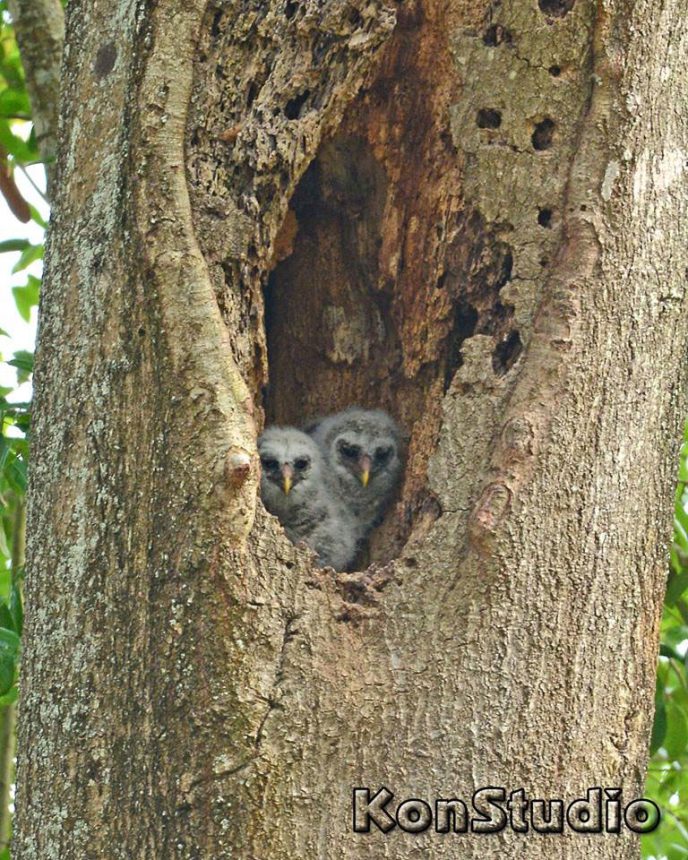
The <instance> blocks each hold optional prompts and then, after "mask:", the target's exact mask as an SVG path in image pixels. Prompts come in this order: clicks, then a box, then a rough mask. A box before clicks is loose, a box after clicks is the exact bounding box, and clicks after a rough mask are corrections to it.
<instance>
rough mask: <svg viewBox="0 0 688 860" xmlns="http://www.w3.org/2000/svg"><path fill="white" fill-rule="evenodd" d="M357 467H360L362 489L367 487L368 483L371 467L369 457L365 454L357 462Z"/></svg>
mask: <svg viewBox="0 0 688 860" xmlns="http://www.w3.org/2000/svg"><path fill="white" fill-rule="evenodd" d="M358 465H359V466H360V467H361V474H360V478H361V483H362V484H363V486H364V487H367V486H368V481H369V480H370V467H371V465H372V462H371V460H370V457H369V456H368V455H367V454H364V455H363V456H362V457H361V458H360V460H359V461H358Z"/></svg>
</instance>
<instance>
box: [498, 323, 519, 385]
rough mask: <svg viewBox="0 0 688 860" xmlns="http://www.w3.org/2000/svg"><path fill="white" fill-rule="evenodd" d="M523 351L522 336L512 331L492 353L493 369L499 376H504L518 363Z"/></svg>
mask: <svg viewBox="0 0 688 860" xmlns="http://www.w3.org/2000/svg"><path fill="white" fill-rule="evenodd" d="M522 351H523V343H522V342H521V335H520V334H519V332H518V331H515V330H514V331H511V332H509V334H508V335H507V336H506V337H505V338H504V339H503V340H501V341H500V342H499V343H498V344H497V346H496V347H495V349H494V352H493V353H492V367H493V368H494V372H495V373H496V374H497V375H498V376H503V375H504V374H505V373H506V372H507V371H508V370H509V369H510V368H511V367H513V365H514V364H515V363H516V360H517V359H518V357H519V355H520V354H521V352H522Z"/></svg>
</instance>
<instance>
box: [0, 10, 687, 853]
mask: <svg viewBox="0 0 688 860" xmlns="http://www.w3.org/2000/svg"><path fill="white" fill-rule="evenodd" d="M394 7H395V9H394V11H393V10H391V9H390V8H388V7H386V6H385V5H383V0H373V2H369V3H363V2H359V0H328V2H327V3H325V4H323V3H316V2H315V0H303V2H295V0H281V2H280V3H276V2H266V3H260V4H251V3H245V2H225V3H219V2H213V3H209V4H206V3H204V2H202V0H184V2H183V3H182V2H177V0H159V2H157V3H148V2H145V0H144V2H141V3H137V4H133V3H130V2H124V0H118V2H115V3H114V4H109V5H107V6H104V5H102V4H100V5H98V4H96V3H94V2H93V0H70V4H69V7H68V16H67V17H68V20H67V37H66V38H67V42H66V45H67V48H66V51H67V53H66V63H65V70H64V80H63V118H62V119H63V121H62V127H63V129H64V133H63V139H62V140H61V144H60V156H59V162H58V176H57V184H56V200H55V209H54V215H53V221H52V225H51V230H50V238H49V250H48V259H47V270H46V278H45V287H44V292H43V296H42V303H41V326H40V336H39V350H38V361H37V369H36V378H35V388H36V406H35V412H36V426H35V433H34V441H33V446H34V448H33V463H32V472H31V502H30V512H29V514H30V519H29V533H30V541H29V551H28V570H27V582H26V588H27V603H28V609H27V621H26V630H25V641H26V645H25V656H24V660H23V664H22V672H23V675H22V700H21V702H22V703H21V720H20V739H19V743H20V749H19V776H18V801H17V804H18V805H17V818H16V825H15V826H16V830H15V842H14V852H15V853H14V854H13V857H16V858H19V860H33V858H40V860H46V858H53V857H59V858H60V860H72V858H74V860H83V858H101V857H102V858H131V857H145V858H168V857H169V858H172V857H175V858H210V857H212V858H229V857H233V858H239V857H241V858H261V860H265V858H270V860H277V858H330V857H332V858H334V857H342V858H358V857H361V858H362V857H371V856H374V857H376V858H377V857H401V856H403V857H409V858H410V857H421V856H423V857H428V856H431V857H433V858H440V857H461V858H481V860H486V858H493V857H494V858H502V857H510V856H514V857H515V856H518V857H523V858H550V857H551V858H554V857H556V858H568V857H571V858H574V857H581V856H584V855H585V856H593V855H594V856H595V857H596V858H615V860H619V858H630V857H637V856H638V841H637V836H636V835H635V834H634V833H633V832H632V830H631V829H629V827H628V826H627V824H626V823H624V822H623V820H622V824H621V827H620V830H621V832H620V834H618V835H617V834H611V835H604V834H602V835H595V836H590V835H588V836H582V835H579V834H577V833H575V832H574V831H573V830H572V829H571V828H570V827H565V832H564V834H563V835H562V836H559V837H549V838H547V837H544V836H543V835H540V834H537V833H535V832H533V827H532V826H531V827H530V828H529V832H528V833H527V834H523V833H518V832H513V831H512V830H511V829H506V830H504V831H503V832H501V833H500V834H495V835H492V836H491V837H490V836H486V835H485V834H481V833H472V832H470V831H469V832H467V833H447V834H442V833H438V832H437V831H436V827H437V825H438V823H440V818H439V816H438V817H437V818H436V820H434V821H433V823H432V824H431V826H430V827H429V828H428V829H427V830H425V831H424V832H418V833H413V832H408V831H409V830H413V829H414V828H413V824H414V815H406V817H405V812H404V810H402V811H401V812H400V813H399V815H398V819H399V823H398V824H397V825H396V826H395V827H394V828H393V829H391V830H390V831H389V832H388V833H383V832H382V831H381V830H380V829H379V828H378V827H377V826H376V824H375V823H372V824H371V832H369V833H355V832H354V830H353V823H352V814H353V800H352V792H353V789H354V788H356V787H359V788H364V787H367V788H369V789H370V793H371V795H373V794H375V792H376V791H377V790H378V789H379V788H381V787H382V786H386V787H387V788H388V789H389V790H390V791H391V792H393V793H394V799H393V800H391V801H390V802H389V804H388V805H387V806H386V807H385V809H386V810H387V812H389V813H390V814H393V813H394V812H395V810H396V808H397V806H398V804H399V803H400V802H401V801H403V800H405V799H408V798H420V799H423V800H425V801H426V802H427V803H429V804H431V805H432V804H433V802H434V800H435V799H442V798H445V799H451V798H460V799H464V800H465V801H466V802H467V803H468V804H469V807H470V801H471V797H472V795H473V792H474V791H476V790H477V789H479V788H481V787H485V786H503V787H504V788H505V789H506V793H507V795H508V793H509V792H511V791H515V790H517V789H519V788H521V787H522V788H523V789H524V790H525V792H526V794H527V796H528V797H529V798H546V799H547V798H563V799H565V800H566V801H567V802H568V801H571V800H574V799H575V798H578V797H583V796H585V793H586V791H587V789H588V788H589V787H594V786H602V787H607V788H610V789H612V788H622V789H623V805H624V806H625V805H626V804H627V803H629V801H631V800H633V799H634V798H635V797H637V796H639V795H640V794H641V793H642V787H643V776H644V770H645V764H646V757H647V745H648V736H649V730H650V726H651V722H652V710H653V692H654V672H655V660H656V653H657V637H658V619H659V614H660V609H661V604H662V595H663V583H664V572H665V567H666V553H665V542H666V540H667V538H668V536H669V533H670V522H671V518H670V514H671V497H672V484H673V480H674V469H675V456H676V452H677V449H678V442H679V438H680V423H681V419H682V417H683V415H684V414H685V412H686V408H685V406H686V404H685V397H684V389H685V382H686V365H685V359H684V356H685V354H686V346H687V343H686V336H687V334H688V313H687V308H686V294H685V283H686V278H687V276H688V275H687V272H688V252H687V251H686V246H685V237H684V235H683V223H684V222H685V219H686V217H687V215H688V213H687V212H686V208H687V206H686V195H685V192H684V190H683V187H682V182H683V181H684V170H685V168H686V158H687V155H686V152H687V148H688V141H687V140H686V135H687V132H686V127H685V123H684V122H683V121H682V117H681V115H680V113H679V111H677V109H676V107H675V106H676V105H677V104H679V103H681V99H683V98H684V96H685V84H684V81H685V80H687V79H688V74H687V73H688V52H687V51H686V39H687V38H688V20H687V19H686V17H685V15H684V14H683V10H682V3H681V2H679V0H666V2H663V3H657V2H656V0H635V1H634V2H631V0H577V2H576V0H539V2H534V0H504V2H502V3H501V4H500V3H498V2H493V3H485V2H475V3H473V2H471V3H467V2H462V0H456V2H449V3H439V2H437V0H405V2H404V3H396V4H394ZM351 402H359V403H362V404H365V405H373V404H375V405H380V406H382V407H384V408H386V409H388V410H390V411H391V412H392V413H393V414H394V415H396V416H397V417H398V418H399V419H400V420H401V421H402V422H403V424H404V426H405V428H406V431H407V432H408V437H409V444H408V455H407V466H406V475H405V481H404V486H403V488H402V491H401V493H400V497H399V500H398V503H397V505H396V507H395V509H394V510H393V511H392V512H391V514H390V515H389V517H388V519H387V522H386V523H385V524H384V526H383V527H382V528H381V529H380V530H379V532H378V534H377V535H376V536H375V538H374V539H373V541H372V542H371V547H370V557H371V559H372V560H373V564H372V566H371V567H369V568H367V569H366V570H364V571H361V572H358V573H351V574H344V573H337V574H335V573H333V572H332V571H329V570H325V571H321V570H317V569H315V568H314V564H313V556H312V554H311V553H310V552H309V551H308V550H306V549H302V548H297V547H294V546H292V545H291V544H290V543H289V542H288V540H287V539H286V537H285V536H284V534H283V532H282V530H281V529H280V527H279V525H278V524H277V522H276V521H275V520H274V519H273V518H272V517H270V516H268V515H267V514H266V513H265V511H264V509H263V508H262V505H261V504H260V502H259V501H257V484H258V469H259V464H258V460H257V456H256V453H255V439H256V433H257V432H258V431H259V430H260V428H261V427H262V426H263V424H264V422H265V421H266V420H267V421H281V422H301V421H302V420H305V419H306V418H308V417H311V416H313V415H316V414H318V413H321V412H326V411H333V410H335V409H337V408H340V407H341V406H343V405H345V404H347V403H351ZM408 809H409V807H407V808H406V810H407V811H408ZM416 809H417V810H420V812H421V813H422V812H423V807H422V806H420V805H416ZM434 813H435V810H433V814H434ZM360 815H361V818H360V821H359V824H360V823H361V822H363V824H365V816H363V813H362V812H361V813H360ZM378 818H379V820H381V821H383V823H384V821H385V820H386V819H384V816H382V817H380V816H378ZM404 823H405V825H406V830H405V829H404ZM421 823H422V821H421ZM454 823H456V822H454ZM416 829H420V828H419V827H418V828H416Z"/></svg>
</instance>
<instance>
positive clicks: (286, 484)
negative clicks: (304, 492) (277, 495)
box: [282, 463, 294, 496]
mask: <svg viewBox="0 0 688 860" xmlns="http://www.w3.org/2000/svg"><path fill="white" fill-rule="evenodd" d="M293 477H294V470H293V469H292V467H291V466H290V465H289V463H285V464H284V465H283V466H282V488H283V490H284V495H285V496H288V495H289V490H291V487H292V484H293V480H292V479H293Z"/></svg>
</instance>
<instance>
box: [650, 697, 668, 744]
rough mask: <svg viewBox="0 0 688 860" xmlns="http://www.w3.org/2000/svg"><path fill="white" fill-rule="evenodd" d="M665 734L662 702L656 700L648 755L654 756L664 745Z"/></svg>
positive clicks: (664, 716) (664, 715) (665, 727)
mask: <svg viewBox="0 0 688 860" xmlns="http://www.w3.org/2000/svg"><path fill="white" fill-rule="evenodd" d="M666 733H667V715H666V707H665V705H664V700H663V699H661V698H658V699H657V701H656V703H655V721H654V723H653V725H652V738H651V739H650V755H654V754H655V753H656V752H657V750H658V749H659V748H660V747H661V746H662V744H663V743H664V738H665V736H666Z"/></svg>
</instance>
